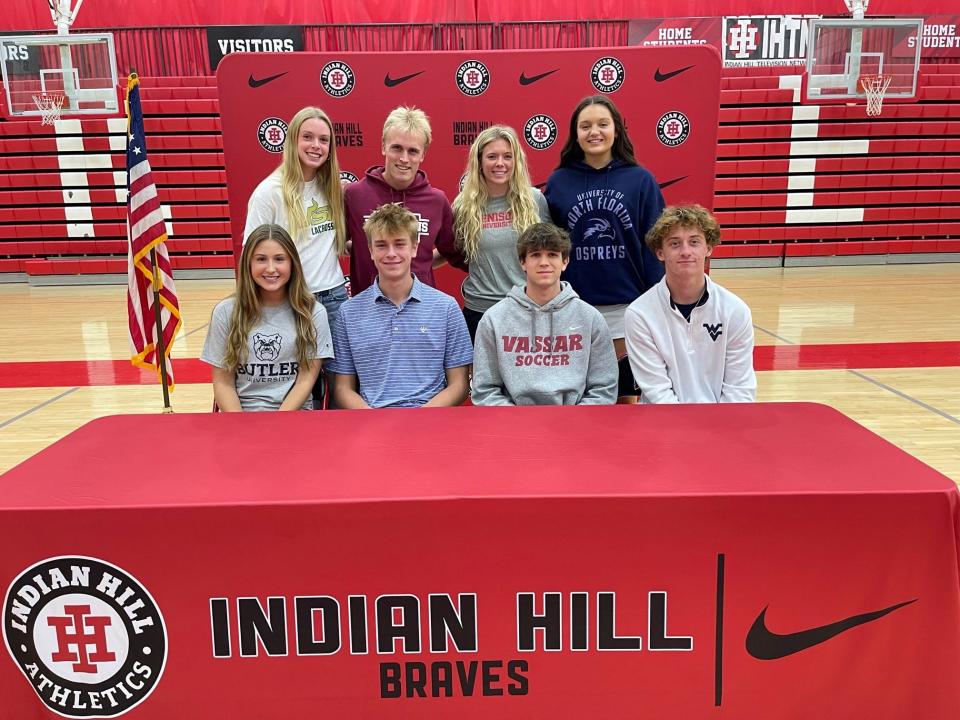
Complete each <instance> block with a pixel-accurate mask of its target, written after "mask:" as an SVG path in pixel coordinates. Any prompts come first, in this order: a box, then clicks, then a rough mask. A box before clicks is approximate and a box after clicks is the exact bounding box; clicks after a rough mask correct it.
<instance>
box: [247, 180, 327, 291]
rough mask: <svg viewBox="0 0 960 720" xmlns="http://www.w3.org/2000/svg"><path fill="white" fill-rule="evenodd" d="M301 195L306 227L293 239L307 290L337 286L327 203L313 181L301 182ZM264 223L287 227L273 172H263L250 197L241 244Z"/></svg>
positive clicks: (288, 223)
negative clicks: (264, 175) (263, 176)
mask: <svg viewBox="0 0 960 720" xmlns="http://www.w3.org/2000/svg"><path fill="white" fill-rule="evenodd" d="M301 196H302V198H303V207H304V209H305V211H306V213H307V227H306V228H305V229H304V230H303V231H302V232H300V233H299V234H298V235H297V236H296V237H294V238H293V241H294V243H296V246H297V252H299V253H300V262H301V263H302V264H303V274H304V278H305V280H306V282H307V288H309V290H310V292H320V291H321V290H330V289H331V288H335V287H340V286H341V285H343V283H344V277H343V271H342V270H341V269H340V261H339V260H338V259H337V244H336V232H335V229H334V225H333V213H332V212H331V211H330V205H329V203H328V202H327V198H326V196H325V195H324V194H323V191H322V190H320V188H319V187H317V183H316V182H308V183H304V184H303V190H302V193H301ZM268 223H275V224H277V225H279V226H281V227H283V228H286V229H287V230H288V231H289V230H290V221H289V219H288V218H287V211H286V209H285V208H284V206H283V194H282V193H281V190H280V175H279V173H276V172H273V173H270V174H269V175H267V177H265V178H264V179H263V182H261V183H260V184H259V185H257V188H256V190H254V191H253V194H252V195H251V196H250V202H249V203H247V224H246V227H244V229H243V241H244V243H246V241H247V237H248V236H249V235H250V233H251V232H253V230H254V229H256V228H257V227H259V226H260V225H265V224H268Z"/></svg>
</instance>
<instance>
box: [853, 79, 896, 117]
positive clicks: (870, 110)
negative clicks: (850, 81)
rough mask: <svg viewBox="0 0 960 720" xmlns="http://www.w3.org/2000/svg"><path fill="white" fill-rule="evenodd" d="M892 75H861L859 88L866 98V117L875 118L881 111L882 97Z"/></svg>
mask: <svg viewBox="0 0 960 720" xmlns="http://www.w3.org/2000/svg"><path fill="white" fill-rule="evenodd" d="M891 80H893V76H892V75H861V76H860V87H862V88H863V92H864V94H865V95H866V96H867V115H868V116H869V117H876V116H877V115H879V114H880V112H881V111H882V110H883V95H884V93H886V92H887V88H888V87H890V81H891Z"/></svg>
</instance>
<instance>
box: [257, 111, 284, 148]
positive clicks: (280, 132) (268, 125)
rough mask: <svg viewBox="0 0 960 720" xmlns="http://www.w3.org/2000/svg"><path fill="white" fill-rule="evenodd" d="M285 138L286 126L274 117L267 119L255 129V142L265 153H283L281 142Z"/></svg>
mask: <svg viewBox="0 0 960 720" xmlns="http://www.w3.org/2000/svg"><path fill="white" fill-rule="evenodd" d="M286 137H287V124H286V123H285V122H284V121H283V120H281V119H280V118H276V117H268V118H267V119H266V120H264V121H263V122H262V123H260V127H258V128H257V140H259V141H260V145H261V146H262V147H263V149H264V150H266V151H267V152H272V153H281V152H283V141H284V140H285V139H286Z"/></svg>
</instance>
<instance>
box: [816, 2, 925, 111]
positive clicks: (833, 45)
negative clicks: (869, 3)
mask: <svg viewBox="0 0 960 720" xmlns="http://www.w3.org/2000/svg"><path fill="white" fill-rule="evenodd" d="M922 34H923V20H921V19H908V18H864V19H861V20H854V19H849V18H846V19H827V18H823V19H815V20H811V21H810V39H809V45H808V48H807V71H806V76H805V80H804V99H805V100H809V101H811V102H827V101H832V100H838V101H839V100H857V99H863V98H864V97H865V92H864V90H863V87H862V86H861V83H860V78H861V77H863V76H864V75H879V74H882V75H889V76H890V78H891V80H890V85H889V86H888V87H887V90H886V98H887V99H892V100H896V99H909V98H912V97H915V96H916V94H917V75H918V73H919V71H920V45H921V42H920V41H921V39H922Z"/></svg>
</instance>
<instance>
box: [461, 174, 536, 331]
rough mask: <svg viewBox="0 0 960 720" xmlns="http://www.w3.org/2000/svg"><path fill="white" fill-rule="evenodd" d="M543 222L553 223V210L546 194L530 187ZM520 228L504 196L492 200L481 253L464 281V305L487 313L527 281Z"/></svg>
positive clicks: (481, 240) (481, 241)
mask: <svg viewBox="0 0 960 720" xmlns="http://www.w3.org/2000/svg"><path fill="white" fill-rule="evenodd" d="M530 190H531V191H532V193H533V202H534V205H536V207H537V212H538V213H539V214H540V221H541V222H550V209H549V208H548V207H547V200H546V198H544V197H543V193H542V192H540V191H539V190H538V189H537V188H530ZM517 237H518V234H517V229H516V228H515V227H514V226H513V213H511V212H510V206H509V205H508V204H507V199H506V198H505V197H499V198H491V199H490V200H489V201H488V202H487V207H486V209H485V210H484V213H483V229H482V230H481V232H480V251H479V253H478V254H477V257H476V258H474V259H472V260H470V274H469V275H467V279H466V280H464V281H463V287H462V292H463V304H464V305H465V306H466V307H468V308H469V309H471V310H474V311H475V312H486V311H487V310H489V309H490V308H491V307H493V306H494V305H496V304H497V303H498V302H500V301H501V300H503V299H504V298H505V297H506V296H507V293H509V292H510V290H511V289H512V288H513V287H514V286H515V285H523V284H525V283H526V282H527V278H526V276H525V275H524V274H523V270H522V269H521V268H520V261H519V260H518V259H517Z"/></svg>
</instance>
